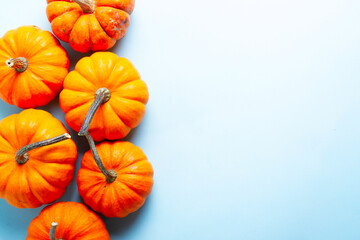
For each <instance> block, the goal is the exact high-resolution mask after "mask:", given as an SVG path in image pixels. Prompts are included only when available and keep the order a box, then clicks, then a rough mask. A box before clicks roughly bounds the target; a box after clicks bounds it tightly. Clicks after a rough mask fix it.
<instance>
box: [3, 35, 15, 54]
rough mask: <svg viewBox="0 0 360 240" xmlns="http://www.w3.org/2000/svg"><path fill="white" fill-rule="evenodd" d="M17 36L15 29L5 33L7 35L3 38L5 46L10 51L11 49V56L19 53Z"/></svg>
mask: <svg viewBox="0 0 360 240" xmlns="http://www.w3.org/2000/svg"><path fill="white" fill-rule="evenodd" d="M15 38H16V35H15V30H10V31H8V32H7V33H5V35H4V36H3V38H2V39H3V41H4V43H5V48H7V49H8V51H10V53H11V54H10V55H11V56H16V55H17V54H18V50H17V44H16V42H15Z"/></svg>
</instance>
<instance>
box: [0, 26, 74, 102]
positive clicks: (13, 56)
mask: <svg viewBox="0 0 360 240" xmlns="http://www.w3.org/2000/svg"><path fill="white" fill-rule="evenodd" d="M69 66H70V61H69V58H68V55H67V53H66V51H65V49H64V48H62V47H61V45H60V43H59V41H58V40H57V39H56V38H55V37H54V36H53V35H52V34H51V33H50V32H49V31H45V30H41V29H40V28H38V27H36V26H22V27H19V28H17V29H15V30H10V31H8V32H7V33H6V34H5V35H4V36H3V37H2V38H0V98H1V99H2V100H4V101H5V102H7V103H9V104H12V105H16V106H17V107H20V108H36V107H40V106H43V105H46V104H48V103H49V102H50V101H51V100H53V99H54V98H55V97H56V96H57V94H58V93H59V92H60V90H61V89H62V85H63V81H64V78H65V77H66V75H67V74H68V72H69Z"/></svg>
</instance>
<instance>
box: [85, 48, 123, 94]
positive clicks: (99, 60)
mask: <svg viewBox="0 0 360 240" xmlns="http://www.w3.org/2000/svg"><path fill="white" fill-rule="evenodd" d="M118 58H119V57H118V56H117V55H116V54H114V53H112V52H100V53H94V54H93V55H91V57H90V58H89V59H90V60H91V62H92V65H91V67H92V69H91V70H92V73H93V74H94V76H91V80H92V81H93V84H95V85H96V86H97V87H98V88H101V87H107V88H108V86H107V81H108V79H109V77H110V75H111V73H112V71H114V67H115V65H116V60H117V59H118ZM87 77H89V73H87ZM109 90H110V91H111V89H109Z"/></svg>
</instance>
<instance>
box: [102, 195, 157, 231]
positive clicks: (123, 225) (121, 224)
mask: <svg viewBox="0 0 360 240" xmlns="http://www.w3.org/2000/svg"><path fill="white" fill-rule="evenodd" d="M150 204H151V195H150V196H149V197H148V198H147V199H146V201H145V203H144V205H143V206H142V207H141V208H140V209H139V210H137V211H136V212H134V213H130V214H129V215H128V216H126V217H124V218H107V217H105V216H104V215H102V214H100V216H101V218H102V219H103V220H104V222H105V225H106V228H107V230H108V231H109V234H110V235H112V236H116V237H122V236H126V234H127V233H128V232H130V231H132V230H133V229H134V228H135V225H136V223H137V222H139V221H140V219H141V216H142V215H144V214H146V211H147V210H148V207H149V205H150Z"/></svg>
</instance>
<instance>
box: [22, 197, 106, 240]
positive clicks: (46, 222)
mask: <svg viewBox="0 0 360 240" xmlns="http://www.w3.org/2000/svg"><path fill="white" fill-rule="evenodd" d="M49 239H59V240H60V239H64V240H76V239H77V240H110V236H109V233H108V231H107V229H106V226H105V223H104V222H103V220H102V219H101V218H100V217H99V216H98V215H96V214H95V213H94V212H92V211H91V210H89V209H88V208H87V207H86V206H85V205H84V204H81V203H77V202H57V203H54V204H52V205H50V206H47V207H45V208H44V209H43V210H41V212H40V213H39V215H38V216H37V217H36V218H34V219H33V220H32V221H31V223H30V225H29V228H28V230H27V237H26V240H49Z"/></svg>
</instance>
